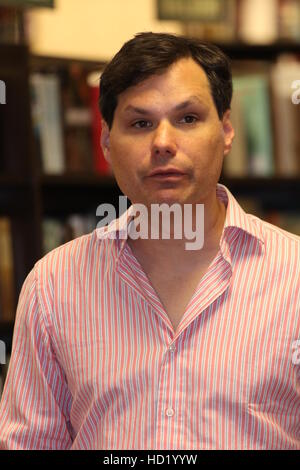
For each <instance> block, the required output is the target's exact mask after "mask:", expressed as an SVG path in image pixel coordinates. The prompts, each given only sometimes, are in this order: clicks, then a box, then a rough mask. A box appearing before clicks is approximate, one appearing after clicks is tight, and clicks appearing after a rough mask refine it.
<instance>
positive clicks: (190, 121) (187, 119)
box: [179, 114, 198, 124]
mask: <svg viewBox="0 0 300 470" xmlns="http://www.w3.org/2000/svg"><path fill="white" fill-rule="evenodd" d="M182 120H185V123H184V124H194V123H195V122H196V121H198V118H197V117H196V116H193V115H191V114H187V115H185V116H183V118H182V119H180V121H179V122H182Z"/></svg>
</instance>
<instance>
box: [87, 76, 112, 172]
mask: <svg viewBox="0 0 300 470" xmlns="http://www.w3.org/2000/svg"><path fill="white" fill-rule="evenodd" d="M100 76H101V72H93V73H91V74H90V75H89V76H88V84H89V87H90V100H91V101H90V104H91V111H92V139H93V160H94V169H95V171H96V173H99V174H101V175H109V174H112V169H111V166H110V165H109V163H108V162H107V161H106V160H105V158H104V154H103V151H102V148H101V144H100V138H101V114H100V110H99V79H100Z"/></svg>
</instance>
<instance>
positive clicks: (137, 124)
mask: <svg viewBox="0 0 300 470" xmlns="http://www.w3.org/2000/svg"><path fill="white" fill-rule="evenodd" d="M151 125H152V124H151V122H150V121H145V120H140V121H136V122H134V123H133V124H132V127H135V128H136V129H145V128H146V127H150V126H151Z"/></svg>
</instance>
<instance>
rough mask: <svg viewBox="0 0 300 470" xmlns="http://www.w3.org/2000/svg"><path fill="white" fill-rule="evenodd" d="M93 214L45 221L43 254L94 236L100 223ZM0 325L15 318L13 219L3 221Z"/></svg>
mask: <svg viewBox="0 0 300 470" xmlns="http://www.w3.org/2000/svg"><path fill="white" fill-rule="evenodd" d="M98 221H99V220H97V217H96V215H93V214H83V215H82V214H80V215H79V214H71V215H69V216H67V217H66V218H65V219H62V218H61V219H54V218H51V217H45V219H44V220H43V225H42V230H43V234H42V237H43V254H46V253H48V252H49V251H51V250H53V249H54V248H56V247H58V246H60V245H62V244H63V243H66V242H68V241H70V240H73V239H74V238H77V237H80V236H81V235H84V234H86V233H90V232H92V231H93V230H94V229H95V228H96V226H97V223H98ZM0 253H1V256H0V322H11V321H13V319H14V317H15V309H16V303H17V302H16V300H17V299H16V295H15V274H14V273H15V269H14V263H15V262H16V260H15V259H14V247H13V231H12V223H11V219H10V218H9V217H6V216H5V217H4V216H2V217H0ZM0 339H1V338H0Z"/></svg>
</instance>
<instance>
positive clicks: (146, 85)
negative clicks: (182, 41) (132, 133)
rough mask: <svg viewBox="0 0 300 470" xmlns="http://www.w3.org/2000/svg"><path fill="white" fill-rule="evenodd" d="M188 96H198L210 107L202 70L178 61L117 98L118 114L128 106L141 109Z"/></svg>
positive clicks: (197, 66)
mask: <svg viewBox="0 0 300 470" xmlns="http://www.w3.org/2000/svg"><path fill="white" fill-rule="evenodd" d="M187 95H194V96H198V97H199V98H200V99H201V100H202V101H205V102H207V104H209V103H212V96H211V90H210V85H209V80H208V78H207V75H206V73H205V71H204V69H203V68H202V67H201V66H200V65H199V64H197V63H196V62H195V61H194V60H193V59H191V58H184V59H180V60H178V61H177V62H175V63H174V64H172V65H171V66H170V67H168V68H167V69H166V70H165V71H164V72H162V73H160V74H155V75H151V76H150V77H148V78H147V79H145V80H143V81H142V82H140V83H138V84H137V85H134V86H132V87H129V88H128V89H127V90H125V91H124V92H123V93H121V94H120V95H119V96H118V106H117V108H118V111H119V112H123V111H124V110H125V109H126V107H127V106H128V105H134V104H136V105H142V104H143V103H144V100H149V101H151V102H153V103H155V102H161V101H162V100H164V101H166V102H167V101H169V102H170V103H174V102H177V101H181V100H182V99H184V98H185V97H186V96H187Z"/></svg>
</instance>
